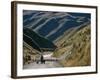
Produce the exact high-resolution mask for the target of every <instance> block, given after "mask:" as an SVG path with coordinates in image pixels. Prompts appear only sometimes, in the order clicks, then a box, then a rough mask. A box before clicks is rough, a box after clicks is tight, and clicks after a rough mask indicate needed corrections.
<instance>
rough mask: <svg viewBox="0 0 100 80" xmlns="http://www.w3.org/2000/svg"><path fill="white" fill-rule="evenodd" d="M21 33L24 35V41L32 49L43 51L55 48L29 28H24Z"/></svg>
mask: <svg viewBox="0 0 100 80" xmlns="http://www.w3.org/2000/svg"><path fill="white" fill-rule="evenodd" d="M23 32H24V35H23V36H24V41H25V42H27V43H28V44H29V45H31V46H32V47H33V48H35V49H37V50H39V49H40V50H43V49H51V50H54V49H55V48H56V46H55V45H54V44H53V43H52V42H51V41H49V40H48V39H46V38H43V37H42V36H40V35H38V34H37V33H35V32H34V31H32V30H31V29H29V28H24V29H23ZM25 35H26V36H25ZM28 37H29V38H30V39H31V40H30V39H29V38H28ZM40 50H39V51H40Z"/></svg>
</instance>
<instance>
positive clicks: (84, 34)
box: [54, 25, 91, 67]
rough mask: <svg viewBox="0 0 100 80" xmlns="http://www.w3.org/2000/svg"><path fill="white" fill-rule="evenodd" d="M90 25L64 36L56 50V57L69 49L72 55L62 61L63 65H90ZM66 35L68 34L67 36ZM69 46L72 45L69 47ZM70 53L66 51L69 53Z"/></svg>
mask: <svg viewBox="0 0 100 80" xmlns="http://www.w3.org/2000/svg"><path fill="white" fill-rule="evenodd" d="M90 31H91V29H90V25H87V26H85V27H84V28H82V29H80V30H79V31H77V32H76V33H75V34H74V35H72V36H70V37H69V38H66V39H65V38H62V41H63V42H61V43H60V41H59V44H60V45H59V48H58V49H56V51H55V52H54V56H55V57H60V56H62V55H63V54H64V53H66V52H67V51H68V50H70V53H71V54H70V55H69V56H67V57H65V58H64V59H62V60H61V61H60V63H61V64H62V65H63V66H72V67H73V66H89V65H91V54H90V51H91V50H90V49H91V47H90V46H91V39H90V38H91V37H90ZM65 37H66V36H65ZM63 39H64V40H63ZM69 46H72V47H70V48H69ZM67 54H68V53H66V55H67Z"/></svg>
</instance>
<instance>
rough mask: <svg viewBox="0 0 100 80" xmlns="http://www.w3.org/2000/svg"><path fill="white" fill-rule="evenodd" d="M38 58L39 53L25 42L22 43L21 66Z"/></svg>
mask: <svg viewBox="0 0 100 80" xmlns="http://www.w3.org/2000/svg"><path fill="white" fill-rule="evenodd" d="M38 56H40V52H39V51H38V50H36V49H33V48H32V47H31V46H30V45H28V44H27V43H26V42H23V65H24V64H27V63H30V62H33V61H34V60H35V59H36V57H38Z"/></svg>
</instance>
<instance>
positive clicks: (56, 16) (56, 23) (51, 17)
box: [23, 10, 91, 42]
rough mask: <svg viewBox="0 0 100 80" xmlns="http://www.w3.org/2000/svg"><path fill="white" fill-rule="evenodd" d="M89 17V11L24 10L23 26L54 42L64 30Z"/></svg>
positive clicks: (81, 22)
mask: <svg viewBox="0 0 100 80" xmlns="http://www.w3.org/2000/svg"><path fill="white" fill-rule="evenodd" d="M90 18H91V17H90V14H89V13H71V12H52V11H31V10H25V11H24V12H23V26H24V27H25V28H30V29H32V30H33V31H34V32H36V33H38V34H39V35H41V36H43V37H45V38H47V39H49V40H51V41H53V42H54V41H55V40H56V39H57V38H59V37H60V36H61V35H63V34H64V32H65V31H67V30H68V29H71V28H74V27H77V26H80V25H82V24H84V23H87V22H89V21H90Z"/></svg>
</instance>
